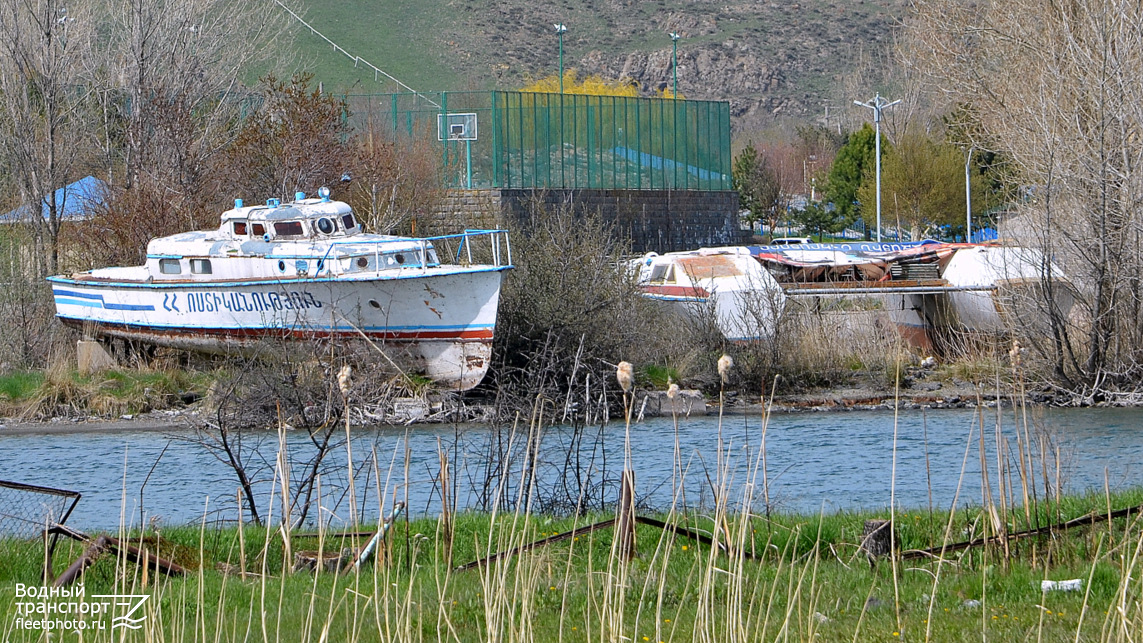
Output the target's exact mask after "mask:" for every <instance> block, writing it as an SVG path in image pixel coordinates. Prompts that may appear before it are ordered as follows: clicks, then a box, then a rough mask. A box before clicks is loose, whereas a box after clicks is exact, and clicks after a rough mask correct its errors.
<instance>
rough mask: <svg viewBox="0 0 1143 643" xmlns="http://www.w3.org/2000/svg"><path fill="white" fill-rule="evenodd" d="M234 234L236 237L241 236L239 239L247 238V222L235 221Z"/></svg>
mask: <svg viewBox="0 0 1143 643" xmlns="http://www.w3.org/2000/svg"><path fill="white" fill-rule="evenodd" d="M234 234H235V235H236V236H239V237H245V236H246V222H245V221H235V222H234Z"/></svg>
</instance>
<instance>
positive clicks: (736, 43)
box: [297, 0, 906, 129]
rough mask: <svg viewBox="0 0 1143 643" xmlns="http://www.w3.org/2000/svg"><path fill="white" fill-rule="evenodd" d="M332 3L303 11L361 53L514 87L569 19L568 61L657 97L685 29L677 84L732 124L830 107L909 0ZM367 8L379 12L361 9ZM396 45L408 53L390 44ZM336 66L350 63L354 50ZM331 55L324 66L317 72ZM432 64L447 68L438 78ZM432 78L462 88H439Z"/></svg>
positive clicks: (325, 53) (462, 80) (447, 76)
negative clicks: (718, 108) (716, 104)
mask: <svg viewBox="0 0 1143 643" xmlns="http://www.w3.org/2000/svg"><path fill="white" fill-rule="evenodd" d="M329 1H330V0H314V2H313V4H311V5H310V7H309V11H308V12H307V13H308V15H309V16H311V18H310V19H311V22H312V23H313V24H314V25H315V26H316V27H318V28H319V29H325V32H326V33H327V35H329V36H330V37H331V38H333V39H334V40H338V39H339V38H338V37H339V35H340V36H342V37H343V38H344V39H345V40H348V41H349V42H355V43H360V44H358V45H357V48H358V52H357V53H358V55H361V56H362V57H363V58H367V59H369V60H371V62H374V63H376V64H378V65H379V66H380V67H382V68H384V69H386V70H387V71H391V72H392V73H394V75H396V76H398V77H399V78H401V79H402V80H403V81H405V82H406V83H409V84H411V85H414V86H416V87H418V88H424V89H452V90H460V89H487V88H490V87H497V88H502V89H512V88H518V87H521V86H523V85H524V84H525V83H526V82H527V81H528V80H529V79H532V78H539V77H543V76H547V75H551V74H554V73H556V70H557V69H558V64H559V62H558V54H557V52H558V40H557V37H556V34H555V30H554V29H553V27H552V25H553V24H554V23H563V24H565V25H567V33H566V34H565V37H564V65H565V67H566V68H576V69H578V70H579V71H580V72H582V73H588V74H598V75H602V76H605V77H610V78H629V79H631V80H632V81H634V82H635V83H637V84H638V85H639V87H640V88H641V90H642V91H643V92H644V93H645V94H648V95H650V94H652V93H654V92H655V91H658V90H661V89H662V88H665V87H668V86H669V84H670V83H671V80H672V65H671V57H672V48H671V40H670V38H669V36H668V33H669V32H677V33H679V34H680V35H681V36H682V39H681V40H680V41H679V47H678V66H679V69H678V80H679V93H680V94H682V95H683V96H685V97H687V98H697V99H718V100H729V101H731V111H732V115H733V116H734V118H735V124H736V126H738V127H743V128H746V129H757V128H762V127H765V126H766V125H767V124H769V123H771V122H772V121H773V119H774V118H775V117H780V116H790V117H794V118H797V119H799V120H811V119H813V118H815V117H816V116H820V115H821V114H822V113H823V111H824V107H825V104H826V102H827V101H828V100H829V99H831V98H834V99H835V101H834V102H835V103H836V102H838V101H837V96H838V95H839V94H838V91H837V90H838V88H839V85H840V82H841V80H842V79H843V78H844V77H845V75H846V74H848V73H850V72H851V71H852V70H853V67H854V65H855V61H856V60H857V59H858V58H859V57H860V54H861V53H862V52H863V51H875V50H884V49H885V48H887V47H888V46H889V44H890V41H891V37H892V36H891V33H892V29H893V28H894V26H895V25H896V23H897V21H898V20H899V19H900V17H901V16H903V14H904V11H905V5H906V2H905V0H799V1H795V2H790V1H789V0H786V1H782V2H765V1H764V2H743V1H737V2H736V1H734V0H730V1H725V0H724V1H722V2H718V1H714V0H650V1H639V0H579V1H576V2H573V1H572V0H557V1H555V2H547V3H537V2H532V1H529V0H499V1H497V2H490V1H488V0H420V1H412V0H382V1H378V0H372V1H368V0H349V1H348V2H347V3H344V4H341V5H340V6H339V7H338V8H336V9H334V8H333V7H329V8H328V9H329V12H327V11H326V8H323V7H322V6H321V5H323V3H325V2H329ZM351 6H352V7H354V9H353V11H354V14H353V15H350V16H347V17H346V19H342V20H339V21H338V22H337V23H336V24H332V25H323V20H322V17H323V16H325V15H327V13H328V14H331V15H334V14H347V13H349V11H350V10H351V9H350V7H351ZM361 13H366V14H375V15H376V16H377V19H376V20H373V19H371V20H364V19H355V16H359V15H360V14H361ZM430 18H431V19H430ZM367 30H368V31H367ZM366 31H367V34H368V35H366V33H359V32H366ZM297 38H298V42H299V44H301V45H302V46H303V48H304V47H306V46H312V47H314V49H313V52H312V54H313V55H314V56H315V57H317V58H321V59H325V58H327V57H330V56H333V57H334V58H337V57H338V54H336V53H331V52H330V50H329V47H328V46H327V45H324V43H311V41H314V40H316V39H314V38H312V37H311V36H309V32H308V31H306V30H299V31H298V32H297ZM307 43H310V44H307ZM319 44H320V45H321V46H320V47H318V46H317V45H319ZM393 51H397V52H401V54H403V55H401V56H396V55H387V54H386V53H384V52H393ZM404 54H408V55H404ZM418 61H419V62H418ZM335 64H337V65H339V66H341V67H344V66H345V65H346V63H345V59H344V57H341V58H340V59H339V60H336V61H335ZM349 65H352V61H350V62H349ZM326 66H327V65H326V64H325V63H322V64H319V65H318V75H319V77H320V76H321V75H322V69H323V68H325V67H326ZM430 69H439V71H438V72H437V73H436V74H435V75H431V76H430V75H428V70H430ZM358 71H360V72H363V73H362V75H363V77H364V78H365V80H357V81H356V82H357V85H356V86H357V88H359V89H363V90H366V91H374V90H375V89H376V90H378V91H380V90H381V89H380V87H378V86H377V85H376V84H374V83H373V82H372V72H368V73H364V72H365V71H366V70H358ZM336 75H337V74H335V76H336ZM433 81H443V82H448V83H449V84H451V85H452V86H451V87H433V86H431V84H432V83H433Z"/></svg>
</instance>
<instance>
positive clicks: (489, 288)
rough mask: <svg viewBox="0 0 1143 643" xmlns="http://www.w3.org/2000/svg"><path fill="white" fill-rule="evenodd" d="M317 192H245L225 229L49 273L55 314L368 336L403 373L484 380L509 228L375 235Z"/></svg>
mask: <svg viewBox="0 0 1143 643" xmlns="http://www.w3.org/2000/svg"><path fill="white" fill-rule="evenodd" d="M319 194H320V195H321V196H320V197H319V198H305V195H304V194H302V193H298V194H297V196H296V199H295V201H294V202H292V203H285V204H283V203H281V202H279V201H278V200H277V199H270V200H269V201H267V202H266V204H265V205H257V206H245V207H244V206H243V205H242V201H241V200H236V201H235V207H234V208H233V209H231V210H227V211H226V212H224V213H223V214H222V222H221V225H220V226H219V228H218V229H217V230H208V231H198V232H186V233H182V234H177V235H173V236H170V237H163V238H159V239H154V240H152V241H151V242H150V243H149V244H148V246H147V262H146V264H145V265H142V266H132V267H113V268H100V269H97V270H89V271H87V272H81V273H78V274H73V275H66V276H65V275H61V276H55V277H49V278H48V281H50V282H51V285H52V291H53V294H54V296H55V303H56V316H57V317H59V319H60V320H61V321H63V322H64V323H65V324H68V325H70V326H74V327H77V328H82V329H83V330H84V331H85V333H89V334H93V335H94V336H96V337H99V338H119V339H126V340H136V341H139V342H142V343H146V344H152V345H157V346H167V347H172V348H180V349H187V350H197V351H205V352H216V353H219V352H227V351H231V350H235V349H238V350H248V349H250V348H252V347H253V346H255V345H257V344H258V343H259V342H261V341H262V340H264V339H269V338H286V339H298V340H311V339H321V338H349V339H352V338H368V339H369V340H370V341H372V342H373V343H374V344H376V345H377V346H378V347H380V348H381V349H382V350H383V351H384V352H385V354H386V355H387V356H389V357H390V359H392V360H393V361H394V362H395V363H396V364H398V365H400V366H401V367H402V369H405V368H409V369H413V370H415V371H416V372H419V373H423V374H424V375H425V376H427V377H429V378H430V379H433V380H436V381H437V382H440V383H442V384H444V385H445V386H448V387H451V388H454V389H456V390H467V389H470V388H472V387H474V386H476V385H477V384H478V383H479V382H480V380H481V379H482V378H483V377H484V375H485V373H486V372H487V371H488V365H489V362H490V359H491V355H492V337H493V332H494V329H495V327H496V311H497V307H498V304H499V299H500V280H501V277H502V275H503V272H504V271H505V270H508V269H509V268H511V267H512V265H511V262H512V258H511V248H510V246H509V244H508V237H507V233H506V232H504V231H500V230H478V231H466V232H465V233H463V234H457V235H451V236H447V237H433V238H426V239H418V238H410V237H397V236H388V235H377V234H365V233H363V232H362V228H361V224H360V222H358V220H357V219H356V217H355V216H354V214H353V211H352V209H351V208H350V207H349V205H347V204H346V203H343V202H340V201H331V200H330V199H329V190H328V189H326V188H322V190H321V191H320V192H319ZM474 255H475V256H476V257H477V258H478V260H479V261H484V263H477V262H474V260H473V256H474Z"/></svg>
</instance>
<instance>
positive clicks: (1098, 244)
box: [906, 0, 1143, 400]
mask: <svg viewBox="0 0 1143 643" xmlns="http://www.w3.org/2000/svg"><path fill="white" fill-rule="evenodd" d="M1140 25H1143V5H1140V4H1139V3H1138V2H1134V1H1130V0H1093V1H1092V2H1084V3H1069V2H1065V3H1041V2H1035V1H1034V0H990V1H984V2H979V3H971V4H969V3H963V2H958V1H955V0H917V1H916V2H914V4H913V12H912V15H911V16H910V19H909V20H908V21H907V30H908V36H909V40H908V49H907V50H906V51H907V56H906V58H907V60H909V61H910V63H911V64H913V65H915V66H916V68H917V69H918V70H921V71H923V72H924V73H925V74H926V75H927V77H928V78H929V79H930V80H931V81H932V87H934V88H935V89H937V90H938V92H939V93H940V95H941V96H943V97H944V98H945V99H946V100H947V101H949V103H950V104H964V105H968V106H969V107H970V111H971V113H972V114H975V117H976V118H977V119H978V121H979V126H978V127H976V128H966V130H965V131H966V132H969V133H972V134H973V135H974V138H975V140H973V141H971V143H972V144H974V145H976V146H977V148H978V149H990V150H996V151H1000V152H1002V153H1004V154H1005V155H1006V156H1007V157H1008V158H1010V159H1011V163H1012V166H1013V169H1014V170H1015V172H1016V174H1017V176H1018V180H1019V181H1020V184H1021V185H1022V186H1023V187H1024V189H1023V194H1024V197H1025V198H1024V200H1023V202H1020V203H1017V204H1014V206H1013V210H1014V214H1015V215H1016V216H1014V217H1013V218H1012V219H1011V221H1012V222H1013V224H1012V225H1010V226H1009V233H1010V234H1012V235H1015V236H1018V237H1020V239H1019V240H1020V241H1021V242H1022V243H1024V244H1029V245H1035V246H1038V247H1040V248H1042V249H1043V250H1044V251H1045V252H1044V255H1045V257H1050V258H1054V259H1055V260H1057V261H1059V262H1060V263H1062V264H1063V267H1064V269H1065V271H1067V272H1068V273H1069V274H1070V276H1071V279H1072V282H1073V283H1074V284H1076V285H1077V286H1078V291H1077V292H1076V293H1075V294H1076V295H1077V296H1078V297H1077V303H1078V308H1079V309H1080V310H1081V311H1082V313H1083V314H1082V316H1081V317H1082V318H1077V316H1075V315H1071V316H1069V315H1065V314H1064V311H1063V307H1061V306H1060V305H1059V302H1058V300H1057V298H1056V297H1055V296H1054V295H1053V290H1052V289H1051V288H1044V289H1043V291H1044V297H1043V301H1042V302H1041V305H1042V307H1043V309H1044V310H1045V312H1048V313H1050V314H1051V318H1052V324H1051V336H1050V337H1049V338H1048V339H1047V341H1042V342H1037V343H1036V346H1037V347H1039V348H1040V350H1042V351H1043V352H1044V354H1045V356H1046V357H1049V358H1050V359H1051V363H1052V365H1053V368H1054V370H1055V372H1056V375H1057V376H1058V378H1059V379H1060V380H1062V381H1063V382H1064V383H1065V384H1067V385H1069V386H1070V387H1071V388H1072V389H1073V390H1076V391H1078V392H1080V393H1081V395H1082V396H1084V397H1085V398H1086V399H1088V400H1096V399H1100V397H1101V396H1104V395H1106V394H1107V393H1108V392H1111V391H1114V390H1115V389H1125V388H1128V387H1132V386H1134V384H1135V383H1136V382H1137V381H1138V378H1139V376H1140V375H1141V374H1143V368H1141V367H1143V341H1141V340H1143V319H1141V315H1140V312H1143V310H1141V309H1143V302H1141V300H1140V297H1141V294H1140V288H1139V285H1140V283H1143V260H1141V257H1140V252H1139V251H1140V227H1141V224H1143V220H1141V217H1140V211H1139V205H1140V200H1141V197H1143V181H1141V178H1143V175H1141V173H1140V171H1139V170H1140V167H1141V166H1140V162H1141V160H1143V146H1141V145H1140V144H1139V142H1140V140H1143V84H1140V83H1139V78H1140V76H1141V75H1143V29H1141V28H1140ZM1049 269H1050V268H1049V266H1048V265H1047V262H1046V261H1045V266H1044V267H1043V273H1044V276H1045V277H1048V276H1049V272H1048V271H1049Z"/></svg>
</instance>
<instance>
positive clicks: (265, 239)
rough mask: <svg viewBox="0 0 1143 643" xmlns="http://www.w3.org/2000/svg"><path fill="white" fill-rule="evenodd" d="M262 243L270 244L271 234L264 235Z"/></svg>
mask: <svg viewBox="0 0 1143 643" xmlns="http://www.w3.org/2000/svg"><path fill="white" fill-rule="evenodd" d="M262 241H265V242H266V243H270V233H269V232H267V233H266V234H264V235H262Z"/></svg>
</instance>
